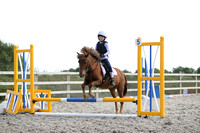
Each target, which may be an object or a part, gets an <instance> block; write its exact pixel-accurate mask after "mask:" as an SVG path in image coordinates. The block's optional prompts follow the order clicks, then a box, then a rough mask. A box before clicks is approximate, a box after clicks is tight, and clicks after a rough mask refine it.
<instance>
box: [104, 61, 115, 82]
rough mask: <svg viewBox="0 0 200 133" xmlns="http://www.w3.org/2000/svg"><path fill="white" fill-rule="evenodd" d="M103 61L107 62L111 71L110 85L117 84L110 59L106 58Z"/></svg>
mask: <svg viewBox="0 0 200 133" xmlns="http://www.w3.org/2000/svg"><path fill="white" fill-rule="evenodd" d="M102 62H104V63H105V64H106V66H107V67H108V69H109V71H110V85H112V86H115V82H114V74H113V70H112V67H111V65H110V62H109V61H108V59H104V60H102Z"/></svg>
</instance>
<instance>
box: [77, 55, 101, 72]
mask: <svg viewBox="0 0 200 133" xmlns="http://www.w3.org/2000/svg"><path fill="white" fill-rule="evenodd" d="M86 59H87V61H86V66H87V67H86V68H81V67H80V70H85V73H87V72H88V71H89V70H90V69H91V68H92V67H93V66H94V65H95V64H96V63H98V62H100V59H98V60H96V61H95V63H94V64H92V65H90V63H88V62H90V60H89V59H88V58H86ZM98 65H99V64H97V66H96V68H95V69H93V70H92V71H91V72H93V71H95V70H96V69H97V67H98Z"/></svg>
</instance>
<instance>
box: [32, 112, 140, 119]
mask: <svg viewBox="0 0 200 133" xmlns="http://www.w3.org/2000/svg"><path fill="white" fill-rule="evenodd" d="M35 115H43V116H44V115H46V116H68V117H69V116H71V117H124V118H127V117H137V115H129V114H87V113H46V112H35Z"/></svg>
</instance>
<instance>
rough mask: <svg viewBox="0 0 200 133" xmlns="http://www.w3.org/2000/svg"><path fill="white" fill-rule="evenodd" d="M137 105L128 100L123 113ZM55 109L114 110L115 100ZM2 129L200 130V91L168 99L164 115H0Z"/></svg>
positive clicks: (89, 132) (91, 132)
mask: <svg viewBox="0 0 200 133" xmlns="http://www.w3.org/2000/svg"><path fill="white" fill-rule="evenodd" d="M136 111H137V106H136V105H135V104H133V103H125V105H124V111H123V112H124V114H136ZM52 112H65V113H69V112H71V113H106V114H112V113H115V107H114V103H52ZM0 132H9V133H10V132H16V133H17V132H22V133H27V132H34V133H35V132H42V133H43V132H44V133H54V132H62V133H65V132H66V133H68V132H78V133H96V132H105V133H113V132H114V133H122V132H124V133H129V132H130V133H134V132H140V133H141V132H160V133H161V132H162V133H163V132H164V133H169V132H173V133H174V132H176V133H180V132H186V133H200V95H199V94H198V95H192V96H181V97H173V98H168V99H165V117H164V118H160V117H159V116H150V117H148V118H144V117H134V118H119V117H113V118H106V117H63V116H36V115H33V114H29V113H25V114H17V115H13V114H5V115H0Z"/></svg>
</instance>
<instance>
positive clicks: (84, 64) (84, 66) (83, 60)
mask: <svg viewBox="0 0 200 133" xmlns="http://www.w3.org/2000/svg"><path fill="white" fill-rule="evenodd" d="M77 54H78V55H77V58H78V63H79V67H80V71H79V76H80V77H81V78H82V77H84V75H85V74H86V73H87V71H88V70H89V68H90V63H91V61H90V59H89V57H93V58H95V59H96V60H98V59H101V58H100V55H99V53H98V52H97V51H96V50H94V49H93V48H89V47H83V48H82V49H81V54H80V53H78V52H77ZM90 55H91V56H90Z"/></svg>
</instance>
